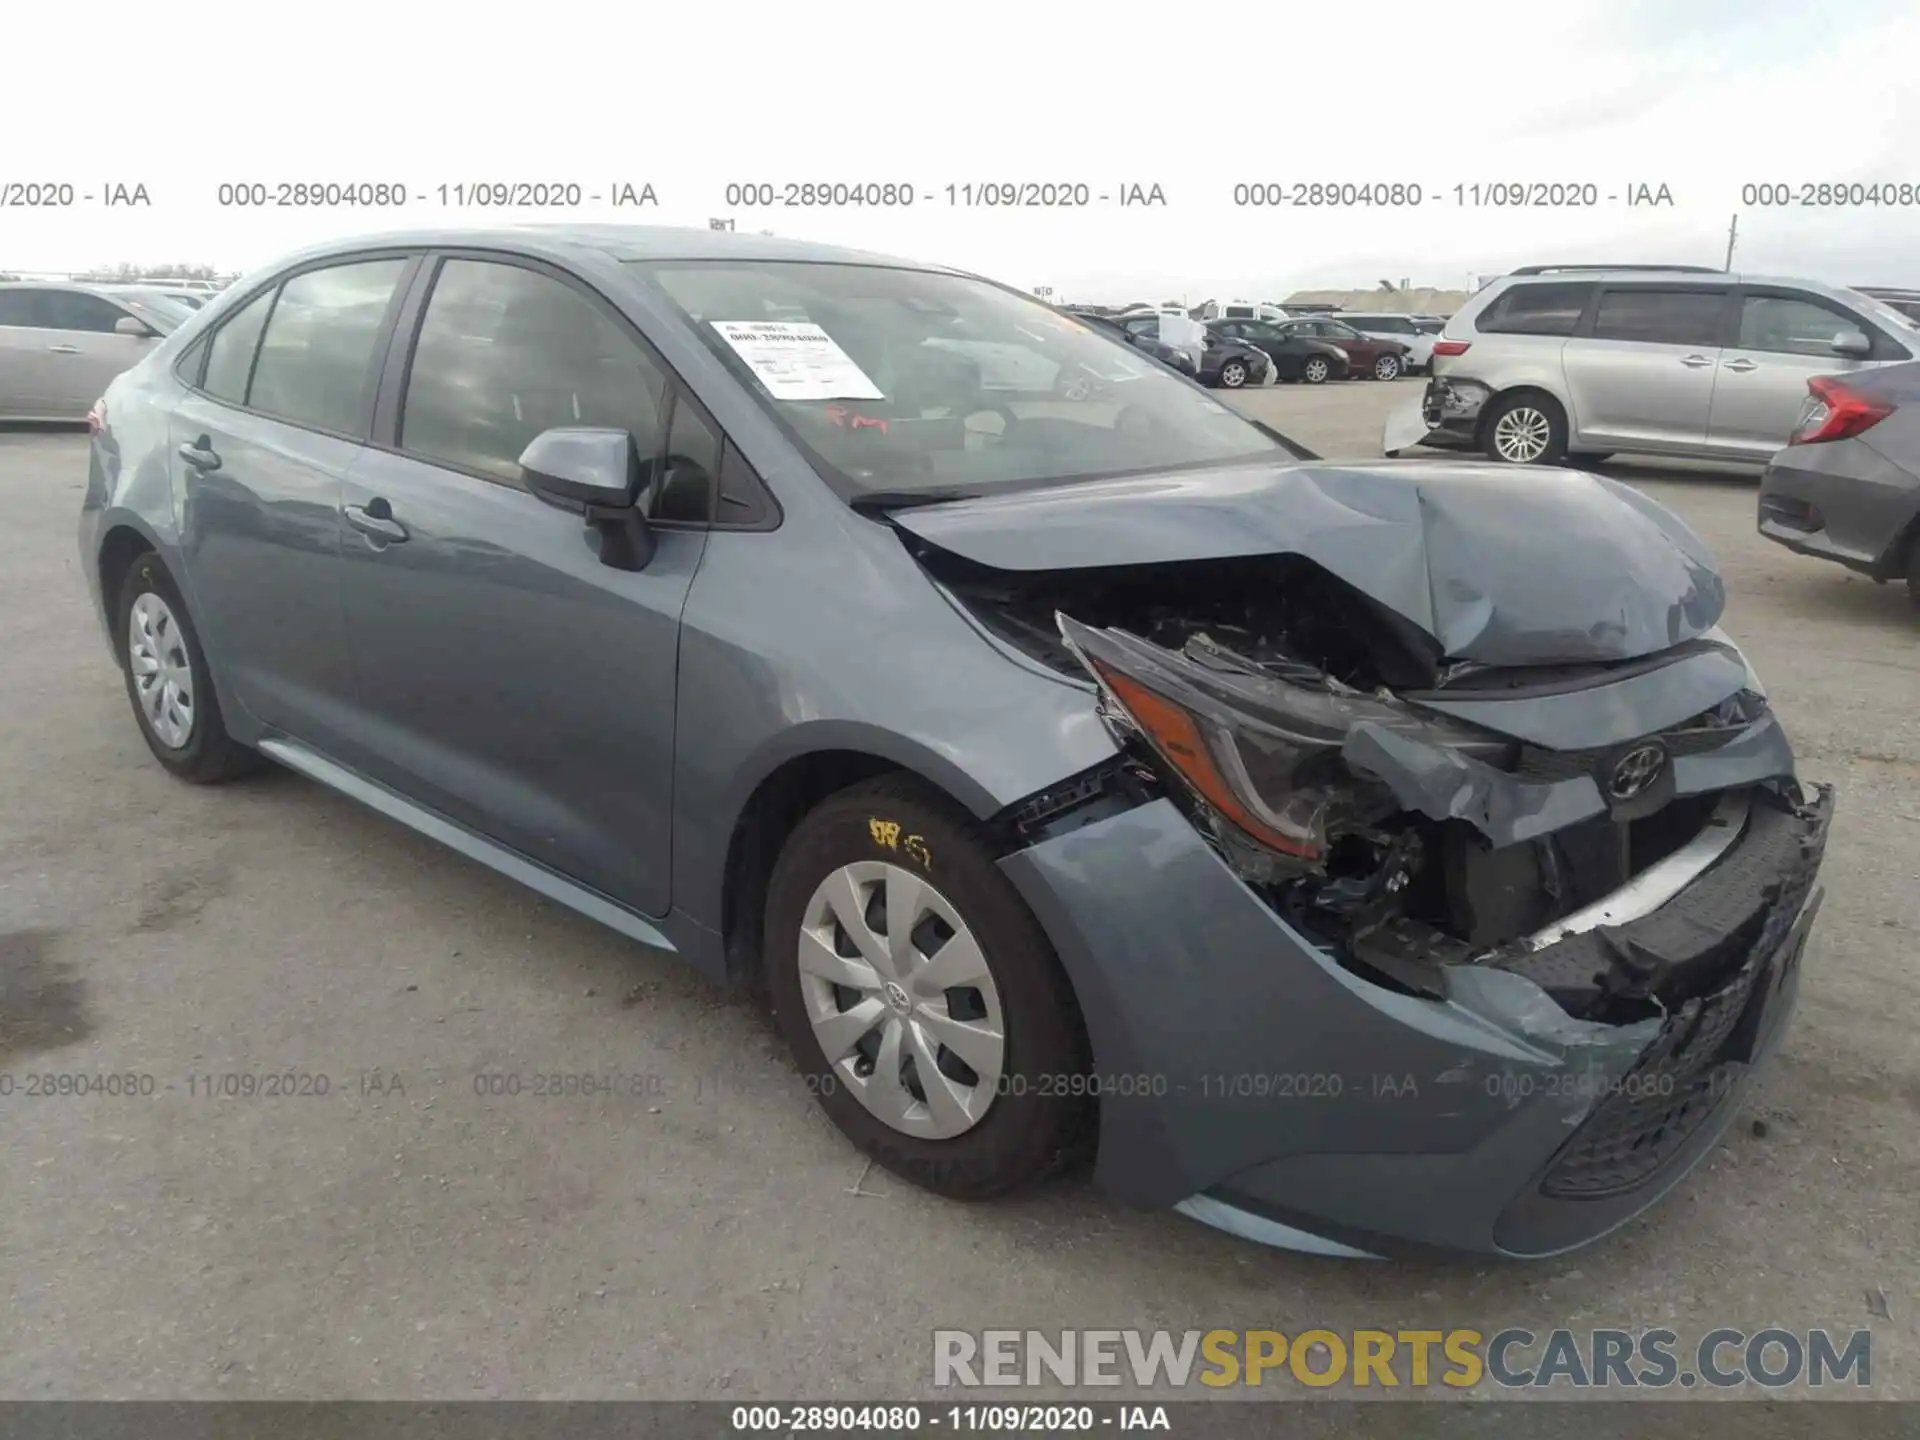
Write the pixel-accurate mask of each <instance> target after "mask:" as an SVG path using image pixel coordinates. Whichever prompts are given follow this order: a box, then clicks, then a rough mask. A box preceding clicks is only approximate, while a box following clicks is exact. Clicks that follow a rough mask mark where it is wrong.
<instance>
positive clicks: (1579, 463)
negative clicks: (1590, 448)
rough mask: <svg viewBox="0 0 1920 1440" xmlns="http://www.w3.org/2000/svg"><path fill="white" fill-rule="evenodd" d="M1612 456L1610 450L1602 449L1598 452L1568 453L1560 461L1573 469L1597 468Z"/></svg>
mask: <svg viewBox="0 0 1920 1440" xmlns="http://www.w3.org/2000/svg"><path fill="white" fill-rule="evenodd" d="M1612 458H1613V455H1612V453H1611V452H1605V451H1603V452H1601V453H1598V454H1589V453H1585V452H1582V453H1580V454H1578V455H1569V456H1567V457H1566V459H1564V460H1562V461H1561V462H1560V463H1561V464H1563V465H1567V466H1570V467H1572V468H1573V469H1575V470H1598V469H1599V468H1600V467H1601V466H1602V465H1604V464H1606V463H1607V461H1609V460H1611V459H1612Z"/></svg>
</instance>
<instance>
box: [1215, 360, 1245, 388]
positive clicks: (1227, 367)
mask: <svg viewBox="0 0 1920 1440" xmlns="http://www.w3.org/2000/svg"><path fill="white" fill-rule="evenodd" d="M1246 383H1247V366H1246V362H1245V361H1243V360H1229V361H1227V363H1226V364H1224V365H1222V366H1221V367H1220V384H1221V385H1222V386H1223V387H1225V388H1226V389H1228V390H1238V389H1239V388H1240V387H1241V386H1242V385H1244V384H1246Z"/></svg>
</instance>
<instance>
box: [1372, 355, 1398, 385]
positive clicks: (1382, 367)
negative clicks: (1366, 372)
mask: <svg viewBox="0 0 1920 1440" xmlns="http://www.w3.org/2000/svg"><path fill="white" fill-rule="evenodd" d="M1373 378H1374V379H1376V380H1398V379H1399V378H1400V357H1399V356H1398V355H1382V356H1381V357H1380V358H1379V359H1378V360H1376V361H1374V362H1373Z"/></svg>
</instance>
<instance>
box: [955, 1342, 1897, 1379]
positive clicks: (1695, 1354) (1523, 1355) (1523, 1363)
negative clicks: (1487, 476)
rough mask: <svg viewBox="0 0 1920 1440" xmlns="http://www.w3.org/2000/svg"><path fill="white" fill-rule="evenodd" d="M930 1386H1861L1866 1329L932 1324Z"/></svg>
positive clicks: (1869, 1369)
mask: <svg viewBox="0 0 1920 1440" xmlns="http://www.w3.org/2000/svg"><path fill="white" fill-rule="evenodd" d="M933 1383H934V1385H935V1387H936V1388H940V1389H948V1388H958V1389H974V1388H985V1387H1002V1386H1007V1387H1013V1386H1034V1387H1040V1386H1066V1387H1069V1388H1078V1387H1081V1386H1118V1385H1131V1386H1133V1387H1135V1388H1137V1389H1182V1388H1187V1387H1190V1386H1193V1385H1196V1384H1197V1385H1203V1386H1208V1387H1211V1388H1214V1389H1220V1388H1224V1387H1229V1386H1261V1385H1303V1386H1307V1387H1310V1388H1314V1389H1326V1388H1328V1387H1331V1386H1348V1387H1358V1388H1377V1389H1386V1388H1401V1387H1407V1388H1413V1389H1419V1388H1422V1387H1427V1386H1446V1387H1450V1388H1453V1389H1470V1388H1472V1387H1474V1386H1476V1385H1480V1384H1483V1383H1489V1384H1492V1385H1495V1386H1498V1387H1501V1388H1504V1389H1519V1388H1527V1389H1540V1388H1548V1387H1556V1386H1557V1387H1566V1388H1571V1389H1579V1390H1587V1389H1611V1388H1633V1389H1646V1388H1652V1389H1665V1388H1669V1387H1673V1388H1680V1389H1691V1388H1694V1387H1698V1386H1705V1387H1708V1388H1712V1389H1728V1388H1732V1387H1734V1386H1742V1385H1755V1386H1760V1387H1763V1388H1766V1389H1780V1388H1782V1387H1785V1386H1793V1385H1799V1386H1817V1387H1827V1386H1836V1385H1851V1386H1868V1385H1871V1384H1872V1383H1873V1335H1872V1332H1870V1331H1866V1330H1851V1331H1831V1330H1820V1329H1810V1330H1784V1329H1779V1328H1768V1329H1761V1330H1752V1331H1748V1330H1736V1329H1716V1330H1709V1331H1707V1332H1706V1333H1705V1334H1703V1335H1701V1336H1700V1337H1699V1338H1698V1339H1696V1340H1691V1341H1688V1340H1683V1339H1682V1338H1681V1336H1680V1335H1679V1334H1678V1333H1677V1332H1675V1331H1673V1330H1667V1329H1643V1330H1624V1329H1592V1330H1566V1329H1560V1330H1551V1331H1546V1332H1543V1333H1536V1332H1535V1331H1532V1330H1526V1329H1521V1328H1518V1327H1513V1328H1508V1329H1503V1330H1496V1331H1492V1332H1483V1331H1479V1330H1466V1329H1458V1328H1455V1329H1448V1330H1347V1331H1334V1330H1319V1329H1315V1330H1301V1331H1296V1332H1294V1333H1292V1334H1288V1333H1285V1332H1282V1331H1279V1330H1206V1331H1201V1330H1187V1331H1172V1330H1059V1331H1051V1332H1048V1331H1040V1330H977V1331H976V1330H936V1331H934V1332H933Z"/></svg>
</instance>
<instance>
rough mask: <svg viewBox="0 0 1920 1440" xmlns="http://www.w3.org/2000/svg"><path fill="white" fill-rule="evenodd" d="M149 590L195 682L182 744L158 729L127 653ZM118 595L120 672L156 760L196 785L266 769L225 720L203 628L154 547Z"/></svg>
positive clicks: (143, 736) (142, 734)
mask: <svg viewBox="0 0 1920 1440" xmlns="http://www.w3.org/2000/svg"><path fill="white" fill-rule="evenodd" d="M149 593H151V594H154V595H157V596H158V597H159V598H160V599H161V600H163V601H164V602H165V603H166V607H167V609H168V610H169V611H170V612H172V615H173V618H174V622H175V625H176V627H177V634H176V635H175V636H174V637H173V640H174V643H175V645H176V647H177V650H178V651H179V652H181V653H183V655H184V658H185V660H186V662H187V669H188V671H189V673H190V674H191V676H192V681H193V699H194V705H193V712H194V713H193V718H192V726H191V729H190V730H189V731H188V734H187V739H186V742H185V743H184V744H182V745H178V746H173V745H168V744H167V743H166V742H165V741H164V740H162V739H161V738H160V736H159V735H157V734H156V733H155V732H154V730H153V726H152V722H150V721H149V720H148V718H147V713H146V710H145V709H144V708H143V707H142V705H141V703H140V688H139V677H138V676H136V675H135V674H134V670H133V667H132V665H131V664H130V663H129V662H128V657H127V651H128V640H129V635H128V627H129V626H130V624H131V623H132V616H133V607H134V604H135V602H137V601H138V600H139V599H140V597H141V596H142V595H146V594H149ZM115 599H116V603H115V620H114V631H113V633H114V637H115V640H116V641H117V643H118V645H119V647H120V670H121V674H122V675H123V676H124V677H125V680H126V686H127V701H128V703H129V704H131V705H132V706H133V716H134V724H136V725H137V726H139V727H140V738H141V739H142V740H145V741H146V742H147V749H149V750H151V751H152V752H153V758H154V759H156V760H158V761H159V762H160V763H161V765H163V766H164V767H166V769H167V770H168V771H169V772H170V773H171V774H174V775H177V776H178V777H179V778H180V779H182V780H186V781H190V782H191V783H193V784H195V785H218V784H220V783H221V782H223V781H226V780H233V779H237V778H239V777H240V776H242V775H247V774H250V773H252V772H253V771H256V770H259V769H262V768H263V767H264V766H265V765H266V760H265V758H264V757H263V756H262V755H261V754H260V753H259V752H258V751H256V750H250V749H248V748H247V747H246V746H244V745H242V744H241V743H240V742H239V741H237V740H235V739H234V738H233V737H232V736H231V735H229V734H227V726H226V721H225V720H224V719H223V718H222V716H221V714H220V699H219V697H218V696H217V695H215V694H214V693H213V680H212V677H211V676H210V675H209V674H208V672H207V660H206V656H205V655H204V654H203V653H202V652H201V648H200V636H199V632H197V631H196V630H195V629H194V628H193V617H192V616H191V615H190V614H188V612H187V602H186V601H185V600H184V599H183V598H182V597H181V595H180V588H179V586H177V585H175V584H174V583H173V577H172V576H171V575H169V574H168V573H167V567H166V566H165V565H163V564H161V563H160V557H159V556H158V555H155V554H154V553H153V552H152V551H151V550H149V551H147V552H146V553H145V554H143V555H140V556H139V557H138V558H136V559H135V560H134V562H133V564H132V566H131V567H129V569H128V570H127V574H126V578H125V579H124V580H123V581H122V582H121V584H120V587H119V590H118V592H117V595H116V597H115Z"/></svg>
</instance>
